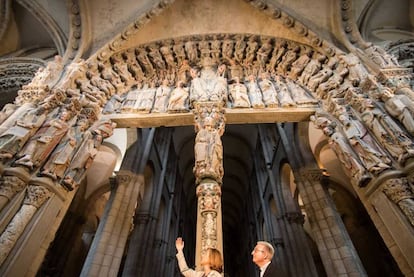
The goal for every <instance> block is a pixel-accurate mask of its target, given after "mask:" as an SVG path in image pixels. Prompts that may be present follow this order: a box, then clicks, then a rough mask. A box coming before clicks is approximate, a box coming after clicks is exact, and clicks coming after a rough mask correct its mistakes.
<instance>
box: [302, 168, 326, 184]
mask: <svg viewBox="0 0 414 277" xmlns="http://www.w3.org/2000/svg"><path fill="white" fill-rule="evenodd" d="M301 175H302V178H304V179H306V180H309V181H311V182H321V181H322V180H323V178H325V177H326V175H324V171H323V170H322V169H308V170H303V171H302V172H301Z"/></svg>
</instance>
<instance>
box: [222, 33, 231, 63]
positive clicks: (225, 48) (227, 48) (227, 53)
mask: <svg viewBox="0 0 414 277" xmlns="http://www.w3.org/2000/svg"><path fill="white" fill-rule="evenodd" d="M233 48H234V40H233V39H232V38H231V37H230V36H229V35H228V34H226V35H225V37H224V39H223V45H222V50H221V53H222V56H223V58H224V59H227V60H231V59H232V58H233Z"/></svg>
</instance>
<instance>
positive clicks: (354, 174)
mask: <svg viewBox="0 0 414 277" xmlns="http://www.w3.org/2000/svg"><path fill="white" fill-rule="evenodd" d="M311 120H312V121H313V122H314V123H315V125H316V126H317V127H318V128H320V129H322V131H323V133H324V134H325V135H326V136H328V137H329V146H330V147H331V148H332V150H333V151H334V152H335V154H336V155H337V157H338V159H339V160H340V161H341V163H342V165H343V167H344V168H345V170H344V171H345V173H346V174H347V175H348V176H349V177H350V178H353V179H354V180H355V182H356V184H357V185H359V186H365V185H366V184H367V183H368V182H369V181H370V180H371V178H372V177H371V176H370V175H369V174H368V173H367V171H366V168H365V167H364V166H363V165H362V164H361V161H360V160H359V158H358V156H357V155H356V153H355V152H354V150H353V149H352V147H351V146H350V145H349V143H348V140H347V138H346V137H345V136H344V135H343V134H342V133H341V132H340V131H338V130H337V128H336V124H335V122H332V121H331V120H329V119H327V118H325V117H323V116H318V117H316V116H311Z"/></svg>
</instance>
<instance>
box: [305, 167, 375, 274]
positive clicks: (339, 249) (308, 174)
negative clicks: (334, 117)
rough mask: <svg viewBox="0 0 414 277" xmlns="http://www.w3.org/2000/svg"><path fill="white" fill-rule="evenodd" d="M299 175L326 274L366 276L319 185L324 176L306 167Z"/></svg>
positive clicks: (330, 203)
mask: <svg viewBox="0 0 414 277" xmlns="http://www.w3.org/2000/svg"><path fill="white" fill-rule="evenodd" d="M301 178H302V180H300V181H301V182H299V183H302V184H303V186H304V189H303V190H301V195H302V200H303V203H304V204H305V209H306V212H307V214H308V217H309V223H310V225H311V229H312V233H313V236H314V239H315V242H316V244H317V246H318V249H319V253H320V255H321V258H322V261H323V264H324V267H325V270H326V273H327V275H328V276H367V274H366V272H365V270H364V267H363V265H362V262H361V260H360V259H359V256H358V254H357V252H356V250H355V248H354V246H353V244H352V241H351V239H350V237H349V235H348V233H347V232H346V229H345V226H344V225H343V223H342V221H341V219H340V217H339V214H338V213H337V211H336V210H335V204H334V203H333V202H332V199H331V198H330V196H328V192H327V191H326V189H325V188H324V187H323V186H322V185H323V182H326V181H328V180H327V178H328V176H325V175H323V173H322V172H321V170H319V169H313V170H312V169H309V170H306V171H303V172H301Z"/></svg>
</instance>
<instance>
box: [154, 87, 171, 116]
mask: <svg viewBox="0 0 414 277" xmlns="http://www.w3.org/2000/svg"><path fill="white" fill-rule="evenodd" d="M170 93H171V87H170V86H169V81H168V79H164V80H163V81H162V84H161V86H159V87H158V88H157V90H156V93H155V101H154V107H153V108H152V112H153V113H163V112H165V111H166V110H167V105H168V98H169V97H170Z"/></svg>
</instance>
